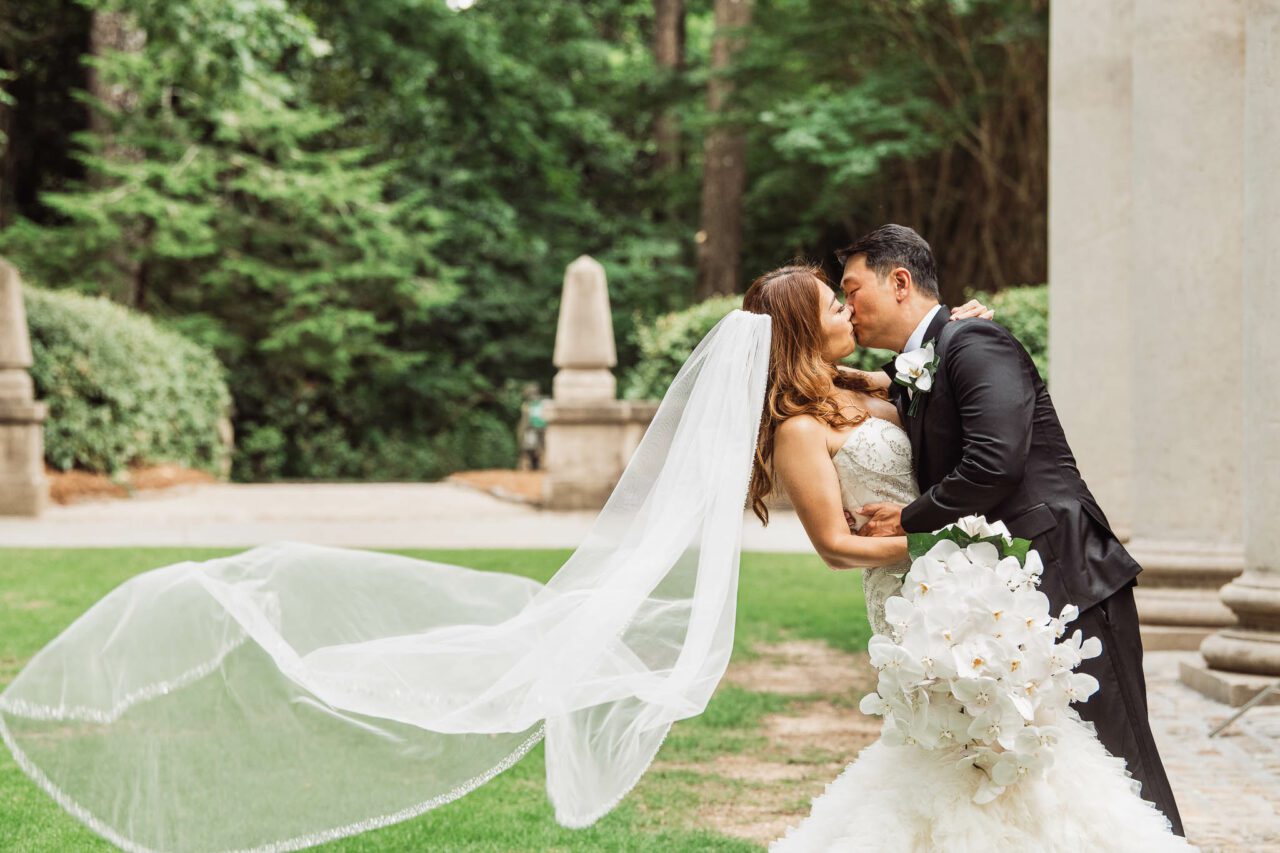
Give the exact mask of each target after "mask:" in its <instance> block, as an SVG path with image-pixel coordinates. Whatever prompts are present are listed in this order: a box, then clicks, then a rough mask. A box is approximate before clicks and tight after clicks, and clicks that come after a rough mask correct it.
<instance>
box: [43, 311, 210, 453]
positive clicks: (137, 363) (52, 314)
mask: <svg viewBox="0 0 1280 853" xmlns="http://www.w3.org/2000/svg"><path fill="white" fill-rule="evenodd" d="M24 296H25V301H26V309H27V320H28V324H29V326H30V329H31V349H32V353H33V355H34V361H35V364H34V365H33V367H32V369H31V377H32V380H33V381H34V383H35V386H36V395H37V397H38V398H39V399H41V400H43V401H44V402H45V403H47V404H48V407H49V420H48V421H47V423H46V425H45V434H44V442H45V456H46V458H47V459H48V461H49V463H50V464H51V465H53V466H54V467H56V468H60V469H63V470H66V469H68V468H82V469H85V470H89V471H99V472H105V473H116V472H119V471H120V470H122V469H124V468H125V467H126V466H128V465H130V464H133V463H157V462H174V463H178V464H181V465H186V466H188V467H194V468H203V469H206V470H209V471H213V472H215V473H216V472H218V470H219V468H220V467H221V462H222V460H223V458H224V449H223V447H222V445H221V443H220V440H219V437H218V421H219V419H221V418H224V417H226V416H227V415H228V414H229V412H228V409H229V406H230V402H231V398H230V394H229V393H228V391H227V385H226V381H225V379H224V375H223V369H222V366H221V365H220V364H219V363H218V360H217V359H216V358H215V357H214V356H213V354H212V353H211V352H209V351H208V350H206V349H204V348H203V347H200V346H197V345H196V344H194V343H192V342H191V341H188V340H187V339H186V338H184V337H183V336H182V335H180V334H178V333H176V332H173V331H171V330H168V329H165V328H163V327H161V326H159V325H157V324H156V323H155V322H153V321H152V320H150V319H149V318H147V317H145V316H142V315H139V314H136V313H133V312H130V311H127V310H126V309H124V308H122V307H120V306H119V305H115V304H113V303H111V302H108V301H107V300H105V299H92V298H89V297H85V296H80V295H78V294H75V293H66V292H54V291H47V290H41V289H39V288H35V287H27V288H25V293H24Z"/></svg>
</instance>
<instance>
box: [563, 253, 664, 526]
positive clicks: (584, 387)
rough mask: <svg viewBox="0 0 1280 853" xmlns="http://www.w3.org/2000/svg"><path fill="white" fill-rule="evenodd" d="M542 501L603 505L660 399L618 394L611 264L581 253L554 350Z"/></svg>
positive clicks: (569, 276) (568, 276) (567, 287)
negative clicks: (609, 279) (607, 274)
mask: <svg viewBox="0 0 1280 853" xmlns="http://www.w3.org/2000/svg"><path fill="white" fill-rule="evenodd" d="M553 360H554V363H555V365H556V367H558V368H560V370H559V371H558V372H557V373H556V375H555V379H554V380H553V382H552V390H551V398H552V399H551V402H550V403H549V404H547V405H546V406H544V407H543V417H544V418H545V419H546V422H547V431H546V450H545V456H544V460H545V461H544V467H545V469H546V472H547V475H546V478H545V479H544V480H543V487H542V502H543V505H544V506H546V507H548V508H551V509H599V508H600V507H602V506H603V505H604V502H605V500H606V499H607V498H608V497H609V494H610V493H611V492H612V491H613V487H614V486H615V485H617V483H618V479H619V478H620V477H621V476H622V472H623V470H624V469H625V468H626V467H627V462H628V461H629V460H630V459H631V454H632V453H633V452H634V451H635V449H636V446H637V445H638V444H639V443H640V438H641V437H642V436H643V435H644V431H645V428H646V427H648V425H649V422H650V421H651V420H653V416H654V413H655V412H657V410H658V404H657V403H656V402H651V401H634V402H632V401H622V400H617V399H615V397H616V394H617V381H616V380H615V379H614V376H613V373H612V372H611V370H610V368H612V367H613V366H614V365H615V364H617V361H618V359H617V354H616V351H615V348H614V338H613V317H612V315H611V314H610V312H609V290H608V283H607V281H606V279H605V274H604V268H603V267H601V266H600V264H599V263H597V262H596V261H595V260H593V259H591V258H589V257H587V256H585V255H584V256H582V257H580V258H578V259H577V260H576V261H574V262H573V263H572V264H570V265H569V268H568V269H567V270H566V271H565V276H564V290H563V292H562V294H561V299H560V318H559V322H558V324H557V326H556V348H555V355H554V357H553Z"/></svg>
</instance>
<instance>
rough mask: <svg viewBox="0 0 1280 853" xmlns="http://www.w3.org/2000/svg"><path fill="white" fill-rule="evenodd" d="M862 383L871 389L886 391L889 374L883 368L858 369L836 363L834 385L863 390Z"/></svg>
mask: <svg viewBox="0 0 1280 853" xmlns="http://www.w3.org/2000/svg"><path fill="white" fill-rule="evenodd" d="M864 384H865V386H866V388H869V389H871V390H872V391H887V390H889V374H887V373H885V372H884V371H883V370H876V371H868V370H858V369H857V368H856V367H847V366H846V365H843V364H837V365H836V385H837V386H838V387H840V388H852V389H853V390H855V391H862V390H864V388H863V387H862V386H863V385H864Z"/></svg>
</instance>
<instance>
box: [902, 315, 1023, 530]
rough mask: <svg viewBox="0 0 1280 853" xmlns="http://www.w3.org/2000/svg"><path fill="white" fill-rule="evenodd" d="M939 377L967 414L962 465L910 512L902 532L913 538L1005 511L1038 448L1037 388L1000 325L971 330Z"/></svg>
mask: <svg viewBox="0 0 1280 853" xmlns="http://www.w3.org/2000/svg"><path fill="white" fill-rule="evenodd" d="M939 369H940V370H942V371H945V372H946V375H947V380H948V383H949V385H950V387H951V393H952V396H953V398H954V400H955V404H956V407H957V408H958V410H959V415H960V432H961V437H962V438H961V440H962V442H963V447H962V451H961V459H960V464H958V465H957V466H956V467H955V470H953V471H952V472H951V473H950V474H948V475H947V476H946V477H944V478H943V479H942V481H941V482H939V483H938V484H937V485H935V486H933V487H932V488H931V489H929V490H928V491H927V492H925V493H924V494H923V495H921V496H920V497H919V498H918V499H917V500H916V501H914V502H913V503H911V504H910V505H909V506H907V507H905V508H904V509H903V510H902V527H903V529H905V530H906V531H908V532H911V533H917V532H926V531H930V530H937V529H938V528H939V527H944V526H945V525H948V524H952V523H954V522H955V521H956V520H957V519H959V518H962V517H964V516H966V515H982V514H985V513H987V512H988V511H990V510H991V509H993V508H994V507H996V506H997V505H999V503H1000V502H1001V501H1003V500H1004V499H1005V498H1006V497H1008V495H1009V494H1010V493H1011V492H1013V490H1014V489H1016V488H1017V487H1018V484H1019V483H1020V482H1021V481H1022V477H1023V474H1024V472H1025V470H1026V464H1027V454H1028V453H1029V451H1030V448H1031V427H1032V418H1033V417H1034V414H1035V396H1036V395H1035V385H1034V384H1033V382H1032V379H1031V375H1030V374H1029V373H1028V371H1027V368H1026V365H1025V364H1024V361H1023V359H1022V354H1021V352H1020V351H1019V348H1018V344H1017V342H1016V341H1015V340H1014V339H1013V336H1012V335H1010V334H1009V333H1008V332H1007V331H1005V330H1004V329H1003V328H1001V327H999V326H997V325H996V324H995V323H965V324H964V325H963V326H962V327H960V328H957V329H956V330H955V336H954V337H953V338H952V339H951V341H950V346H949V347H948V348H947V353H946V355H945V356H944V357H943V359H942V361H941V363H940V365H939Z"/></svg>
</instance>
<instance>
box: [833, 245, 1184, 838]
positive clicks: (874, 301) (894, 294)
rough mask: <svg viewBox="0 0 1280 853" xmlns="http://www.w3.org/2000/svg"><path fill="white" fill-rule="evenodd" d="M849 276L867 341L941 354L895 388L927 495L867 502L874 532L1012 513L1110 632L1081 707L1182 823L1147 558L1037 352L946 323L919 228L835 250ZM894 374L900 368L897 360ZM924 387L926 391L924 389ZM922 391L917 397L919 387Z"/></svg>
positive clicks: (1046, 585) (1056, 607)
mask: <svg viewBox="0 0 1280 853" xmlns="http://www.w3.org/2000/svg"><path fill="white" fill-rule="evenodd" d="M837 258H838V259H839V260H840V262H841V263H842V264H843V265H844V273H843V277H842V279H841V282H840V285H841V287H842V288H843V290H844V292H845V299H846V303H847V304H848V305H849V306H851V308H852V315H853V328H854V334H855V335H856V337H857V340H858V343H859V344H860V345H861V346H865V347H878V348H884V349H891V350H895V351H896V352H899V353H903V352H913V351H915V350H919V349H921V348H923V347H925V346H927V345H928V344H930V343H932V344H933V346H934V350H935V354H936V356H937V360H938V363H937V366H936V367H935V368H933V369H932V370H931V371H930V379H929V380H926V381H924V382H919V383H918V384H919V386H920V387H919V388H918V389H917V388H908V387H905V386H903V385H900V384H897V383H894V384H893V385H892V386H891V388H892V392H891V394H892V397H893V400H894V402H895V404H896V405H897V408H898V414H899V416H900V417H901V418H902V422H903V425H904V426H905V427H906V428H907V432H908V433H909V434H910V436H911V448H912V451H913V453H914V455H915V472H916V481H917V483H918V484H919V486H920V492H921V495H920V497H919V499H917V500H916V501H914V502H913V503H911V504H910V505H909V506H905V507H904V506H900V505H897V504H887V503H881V504H871V505H870V506H866V507H862V508H861V510H860V514H862V515H869V516H871V520H870V521H869V522H867V524H866V525H864V527H863V529H862V532H863V534H864V535H878V536H891V535H899V536H900V535H903V534H904V533H905V532H912V533H917V532H928V531H932V530H936V529H937V528H940V527H944V526H946V525H948V524H951V523H953V522H955V521H956V520H957V519H959V518H961V517H963V516H966V515H985V516H986V517H987V518H988V519H989V520H991V521H995V520H1000V521H1003V522H1004V523H1005V524H1006V525H1007V526H1008V528H1009V530H1010V532H1011V533H1012V534H1013V535H1014V536H1018V537H1022V538H1024V539H1030V540H1032V541H1033V543H1034V547H1035V548H1036V550H1037V551H1039V552H1040V555H1041V556H1042V557H1043V558H1044V575H1043V580H1042V581H1041V585H1040V589H1041V591H1042V592H1044V593H1045V594H1046V595H1047V596H1048V597H1049V601H1050V603H1051V605H1052V612H1053V613H1055V614H1056V613H1058V612H1060V611H1061V609H1062V607H1063V606H1064V605H1066V604H1074V605H1076V606H1078V607H1079V608H1080V616H1079V618H1078V619H1077V620H1076V621H1075V622H1074V623H1073V627H1078V628H1080V629H1082V630H1083V632H1084V635H1085V636H1086V637H1097V638H1099V639H1100V640H1101V641H1102V655H1101V656H1099V657H1096V658H1093V659H1092V660H1088V661H1085V662H1084V663H1083V664H1082V665H1081V666H1080V668H1079V671H1081V672H1087V673H1089V674H1090V675H1092V676H1094V677H1095V678H1097V679H1098V683H1099V685H1100V687H1099V690H1098V692H1097V693H1095V694H1094V695H1093V696H1092V697H1091V698H1090V699H1089V700H1088V701H1087V702H1085V703H1083V704H1082V705H1079V706H1077V710H1078V711H1079V713H1080V716H1081V717H1083V718H1084V719H1086V720H1089V721H1091V722H1092V723H1093V724H1094V726H1095V727H1096V728H1097V732H1098V738H1099V740H1101V741H1102V744H1103V746H1105V747H1106V748H1107V751H1108V752H1110V753H1111V754H1112V755H1115V756H1119V757H1121V758H1123V759H1124V760H1125V761H1126V762H1127V763H1128V768H1129V772H1130V773H1132V774H1133V777H1134V778H1135V779H1137V780H1138V781H1139V782H1141V783H1142V797H1143V799H1146V800H1149V801H1151V802H1153V803H1155V805H1156V807H1157V808H1159V809H1160V810H1161V811H1162V812H1164V814H1165V816H1166V817H1168V818H1169V821H1170V823H1172V825H1173V830H1174V832H1176V833H1177V834H1179V835H1182V834H1183V831H1182V821H1181V819H1180V818H1179V816H1178V807H1177V805H1176V804H1175V803H1174V800H1173V792H1172V791H1171V790H1170V788H1169V780H1168V778H1167V777H1166V776H1165V771H1164V766H1163V765H1162V764H1161V762H1160V756H1159V754H1158V753H1157V751H1156V744H1155V740H1154V739H1153V738H1152V735H1151V727H1150V724H1149V723H1148V721H1147V690H1146V682H1145V679H1144V677H1143V674H1142V641H1141V639H1140V638H1139V635H1138V613H1137V610H1136V608H1135V607H1134V602H1133V586H1134V584H1135V583H1136V580H1135V579H1136V577H1137V575H1138V573H1139V572H1140V571H1142V569H1141V567H1140V566H1139V565H1138V564H1137V563H1136V562H1134V560H1133V558H1132V557H1130V556H1129V554H1128V552H1127V551H1125V549H1124V546H1122V545H1121V544H1120V541H1119V540H1118V539H1117V538H1116V536H1115V534H1114V533H1112V532H1111V528H1110V527H1109V526H1108V523H1107V518H1106V516H1105V515H1103V513H1102V509H1101V508H1100V507H1099V506H1098V504H1097V502H1096V501H1095V500H1094V498H1093V495H1092V494H1090V493H1089V489H1088V487H1087V486H1085V483H1084V480H1083V479H1081V477H1080V472H1079V471H1078V470H1077V468H1076V463H1075V459H1074V457H1073V456H1072V454H1071V448H1070V447H1069V446H1068V445H1067V439H1066V436H1065V435H1064V434H1063V430H1062V425H1061V424H1060V423H1059V422H1058V416H1057V414H1056V413H1055V412H1054V408H1053V401H1052V400H1050V399H1049V392H1048V391H1047V390H1046V389H1045V384H1044V381H1043V380H1042V379H1041V377H1040V374H1039V373H1038V372H1037V371H1036V368H1035V365H1034V363H1033V362H1032V361H1031V357H1030V356H1029V355H1027V352H1026V350H1024V349H1023V348H1022V346H1021V344H1019V343H1018V341H1017V340H1016V339H1015V338H1014V337H1013V335H1011V334H1010V333H1009V332H1008V331H1006V330H1005V329H1004V327H1002V326H1000V325H998V324H996V323H988V322H972V321H959V322H954V323H949V322H947V319H948V315H949V313H950V312H949V311H948V310H947V309H946V308H945V307H944V306H942V305H940V304H939V301H938V274H937V269H936V267H935V266H934V260H933V252H932V251H931V250H930V249H929V244H928V243H926V242H925V241H924V238H922V237H921V236H920V235H919V234H917V233H916V232H915V231H913V230H912V229H910V228H906V227H904V226H901V225H885V226H882V227H880V228H877V229H876V230H875V231H872V232H871V233H870V234H868V235H866V236H865V237H863V238H861V239H860V240H858V241H857V242H855V243H854V244H852V245H851V246H849V247H848V248H846V249H844V250H843V251H841V252H839V253H838V254H837ZM885 369H886V371H888V373H889V376H890V377H891V378H892V377H894V376H895V375H896V370H895V368H894V366H893V365H892V364H890V365H888V366H886V368H885ZM926 388H927V390H926ZM917 396H918V397H920V398H921V399H919V400H915V399H914V398H915V397H917Z"/></svg>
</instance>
